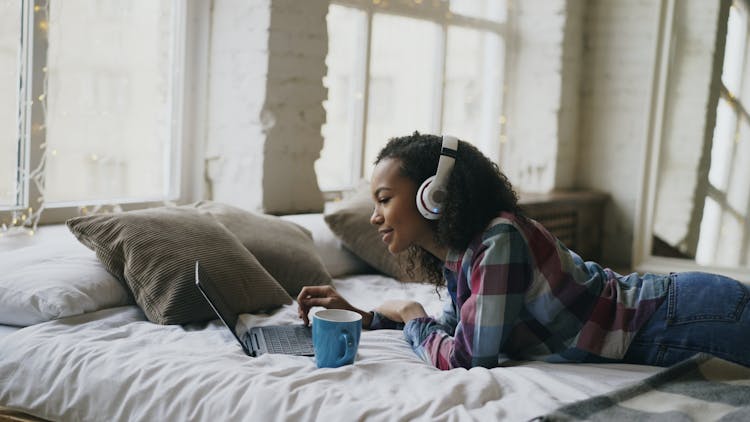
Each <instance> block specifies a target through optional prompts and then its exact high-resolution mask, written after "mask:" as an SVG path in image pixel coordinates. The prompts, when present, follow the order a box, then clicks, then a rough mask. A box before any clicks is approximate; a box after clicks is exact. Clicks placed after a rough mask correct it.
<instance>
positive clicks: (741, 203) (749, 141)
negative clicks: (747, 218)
mask: <svg viewBox="0 0 750 422" xmlns="http://www.w3.org/2000/svg"><path fill="white" fill-rule="evenodd" d="M738 129H739V130H738V132H737V135H736V138H734V140H733V141H734V142H733V143H734V152H733V153H732V169H731V172H732V174H731V176H730V177H729V180H728V183H729V186H727V203H728V204H729V207H730V208H732V209H734V210H735V211H737V212H738V213H739V214H740V215H750V122H749V121H747V120H746V119H740V121H739V128H738Z"/></svg>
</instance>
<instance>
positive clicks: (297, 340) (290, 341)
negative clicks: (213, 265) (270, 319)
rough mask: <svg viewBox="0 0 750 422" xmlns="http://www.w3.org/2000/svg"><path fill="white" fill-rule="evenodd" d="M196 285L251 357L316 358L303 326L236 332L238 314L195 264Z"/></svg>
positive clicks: (260, 328) (309, 334) (309, 338)
mask: <svg viewBox="0 0 750 422" xmlns="http://www.w3.org/2000/svg"><path fill="white" fill-rule="evenodd" d="M195 285H196V286H197V287H198V290H200V292H201V293H202V294H203V297H205V298H206V301H208V303H209V305H211V308H213V310H214V312H216V315H218V317H219V319H221V322H223V323H224V325H226V327H227V328H229V331H231V332H232V335H233V336H234V338H236V339H237V341H239V342H240V345H241V346H242V350H244V351H245V354H247V355H248V356H255V357H257V356H260V355H262V354H264V353H280V354H285V355H297V356H314V355H315V351H314V349H313V343H312V330H311V329H310V327H307V326H305V325H303V324H297V325H273V326H265V327H251V328H250V329H249V330H247V331H245V332H243V333H239V334H238V333H237V322H238V321H239V314H238V313H236V312H234V311H232V309H231V308H230V307H229V306H228V305H227V302H226V300H224V297H223V296H222V294H221V291H220V290H219V289H218V288H217V287H216V285H215V284H214V283H212V282H211V279H210V278H209V276H208V274H207V273H206V271H205V270H204V269H203V268H202V267H201V266H200V263H199V262H198V261H196V262H195Z"/></svg>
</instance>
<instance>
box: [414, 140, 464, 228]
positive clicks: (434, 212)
mask: <svg viewBox="0 0 750 422" xmlns="http://www.w3.org/2000/svg"><path fill="white" fill-rule="evenodd" d="M457 150H458V138H456V137H455V136H449V135H444V136H443V147H442V149H441V150H440V160H439V161H438V167H437V173H435V175H434V176H430V177H429V178H428V179H427V180H425V181H424V182H423V183H422V186H420V187H419V190H418V191H417V209H418V210H419V212H420V213H421V214H422V215H423V216H424V218H426V219H428V220H437V219H439V218H440V215H441V212H442V211H443V203H444V202H445V198H446V196H448V192H447V190H446V187H447V185H448V179H449V178H450V175H451V170H453V164H454V163H455V162H456V151H457Z"/></svg>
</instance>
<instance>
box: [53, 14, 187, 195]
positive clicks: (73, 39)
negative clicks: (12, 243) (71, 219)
mask: <svg viewBox="0 0 750 422" xmlns="http://www.w3.org/2000/svg"><path fill="white" fill-rule="evenodd" d="M174 13H175V10H174V6H173V1H172V0H130V1H118V2H104V1H98V0H65V1H56V2H52V3H51V5H50V22H49V50H48V62H47V69H48V72H47V77H48V85H47V86H48V88H47V116H46V123H47V124H46V125H47V164H46V166H47V167H46V170H47V173H46V187H47V190H46V193H45V197H46V200H47V202H58V201H65V202H68V201H82V200H102V199H117V200H120V201H127V200H146V199H164V198H165V196H166V195H167V194H168V192H169V183H170V177H169V174H170V160H171V150H172V145H171V141H172V140H171V126H172V122H171V120H172V114H171V102H170V100H171V96H172V89H171V88H172V76H173V74H174V72H175V70H176V69H175V68H174V67H173V61H172V59H173V54H172V53H173V51H174V49H173V46H174V45H175V44H174V40H173V37H175V34H176V33H177V32H176V31H175V24H174V20H173V16H174Z"/></svg>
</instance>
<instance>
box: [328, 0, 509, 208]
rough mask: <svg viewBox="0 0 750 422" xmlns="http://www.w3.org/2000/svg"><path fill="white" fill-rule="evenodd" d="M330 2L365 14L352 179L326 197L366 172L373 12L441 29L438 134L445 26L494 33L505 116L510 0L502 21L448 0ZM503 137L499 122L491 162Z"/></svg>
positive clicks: (439, 128) (438, 113)
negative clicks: (458, 8) (458, 9)
mask: <svg viewBox="0 0 750 422" xmlns="http://www.w3.org/2000/svg"><path fill="white" fill-rule="evenodd" d="M330 5H337V6H343V7H348V8H353V9H357V10H359V11H361V12H364V13H365V22H366V25H365V28H364V29H363V32H364V35H365V36H364V49H363V50H364V54H363V55H362V56H360V57H358V58H357V63H356V65H355V69H356V72H357V74H356V75H354V76H355V77H356V78H357V81H356V84H357V86H359V87H360V88H361V92H362V96H363V98H362V101H359V106H358V107H357V110H355V111H354V115H355V116H356V117H355V119H354V122H353V126H354V127H353V130H352V132H353V135H354V136H355V138H353V139H352V142H353V143H354V145H353V148H352V156H351V159H350V160H349V161H350V163H351V167H350V170H349V174H350V175H352V177H353V180H350V181H349V186H342V187H340V188H332V189H326V190H323V195H324V197H325V198H326V200H335V199H338V198H340V197H341V196H342V195H343V191H345V190H349V189H352V188H354V187H356V185H357V183H358V180H361V179H362V178H364V177H365V175H366V169H367V164H368V163H366V162H365V160H366V148H365V146H366V142H367V123H368V121H367V120H368V113H369V110H368V105H369V98H370V92H369V90H370V64H371V63H370V60H371V55H372V51H371V44H372V23H373V17H374V15H375V14H376V13H379V14H387V15H393V16H400V17H406V18H412V19H419V20H424V21H427V22H431V23H434V24H437V25H438V26H439V27H440V30H441V36H440V37H439V42H438V45H437V48H438V49H439V51H438V53H437V57H438V60H439V62H440V63H439V66H438V67H439V68H440V71H439V72H440V74H439V75H437V78H436V81H437V82H436V84H435V87H434V89H435V90H436V91H439V95H436V97H438V98H439V99H440V101H439V103H438V104H435V105H434V107H435V108H434V109H433V110H432V112H431V114H432V116H433V118H432V121H433V125H434V127H433V129H432V130H433V131H434V132H435V133H442V131H443V120H444V113H445V106H444V104H445V91H446V90H445V86H446V59H447V49H448V43H447V38H448V29H449V28H450V27H465V28H470V29H473V30H480V31H489V32H493V33H495V34H497V36H498V37H500V39H502V40H503V42H504V43H505V45H506V48H505V57H504V60H503V67H504V69H503V80H502V81H501V82H500V85H501V87H502V90H501V92H499V93H498V94H499V95H500V96H501V97H502V98H501V105H500V108H499V110H497V112H498V113H499V114H500V115H501V116H506V115H507V110H508V105H507V98H508V89H506V87H507V80H508V78H509V77H510V69H511V62H512V59H511V57H510V56H511V54H512V53H511V50H512V49H511V48H509V45H510V41H511V19H512V14H511V13H510V11H511V2H507V3H506V8H507V13H506V20H505V21H504V22H496V21H492V20H488V19H481V18H475V17H471V16H466V15H460V14H455V13H453V12H451V10H450V2H449V1H444V0H443V1H408V0H398V1H390V2H388V1H382V2H381V1H372V0H331V1H330ZM505 139H507V125H506V124H501V125H500V128H499V131H498V145H497V148H495V150H496V151H497V152H498V156H497V157H490V158H491V159H493V160H494V161H499V158H500V156H502V154H503V149H504V148H505V143H504V142H503V141H504V140H505Z"/></svg>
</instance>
